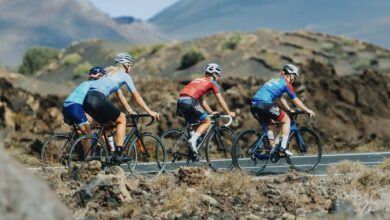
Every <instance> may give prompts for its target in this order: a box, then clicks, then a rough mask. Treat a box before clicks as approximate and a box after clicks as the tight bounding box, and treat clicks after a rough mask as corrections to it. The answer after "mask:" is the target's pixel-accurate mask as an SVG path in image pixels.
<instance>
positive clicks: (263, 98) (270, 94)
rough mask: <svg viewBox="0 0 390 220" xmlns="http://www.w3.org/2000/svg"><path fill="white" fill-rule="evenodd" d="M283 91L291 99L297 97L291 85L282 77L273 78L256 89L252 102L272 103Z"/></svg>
mask: <svg viewBox="0 0 390 220" xmlns="http://www.w3.org/2000/svg"><path fill="white" fill-rule="evenodd" d="M285 92H286V93H287V94H288V96H289V97H290V98H291V99H295V98H297V96H296V95H295V92H294V89H293V87H292V85H291V84H290V83H289V82H287V80H286V79H285V78H284V77H282V78H273V79H271V80H269V81H268V82H266V83H265V84H264V85H263V86H262V87H261V88H260V89H259V90H257V92H256V94H255V96H254V97H253V98H252V103H258V102H263V103H272V102H273V101H274V100H275V99H276V98H280V97H282V95H283V93H285Z"/></svg>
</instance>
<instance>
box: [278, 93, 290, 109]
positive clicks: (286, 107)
mask: <svg viewBox="0 0 390 220" xmlns="http://www.w3.org/2000/svg"><path fill="white" fill-rule="evenodd" d="M279 100H280V103H281V104H282V107H283V108H284V110H285V111H291V107H290V106H289V105H288V103H287V100H286V99H285V98H284V97H283V96H282V97H280V99H279Z"/></svg>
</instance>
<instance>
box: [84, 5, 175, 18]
mask: <svg viewBox="0 0 390 220" xmlns="http://www.w3.org/2000/svg"><path fill="white" fill-rule="evenodd" d="M177 1H179V0H90V2H91V3H92V4H94V5H95V7H96V8H98V9H100V10H101V11H103V12H105V13H106V14H108V15H110V16H111V17H118V16H132V17H136V18H141V19H142V20H147V19H149V18H151V17H153V16H154V15H156V14H157V13H158V12H160V11H162V10H163V9H164V8H166V7H168V6H170V5H172V4H173V3H175V2H177Z"/></svg>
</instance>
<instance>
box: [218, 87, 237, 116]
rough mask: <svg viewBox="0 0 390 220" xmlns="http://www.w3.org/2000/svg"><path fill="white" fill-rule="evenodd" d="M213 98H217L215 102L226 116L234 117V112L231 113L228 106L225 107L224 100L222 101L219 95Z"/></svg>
mask: <svg viewBox="0 0 390 220" xmlns="http://www.w3.org/2000/svg"><path fill="white" fill-rule="evenodd" d="M215 97H216V98H217V102H218V104H219V105H220V106H221V107H222V109H223V110H224V111H225V113H226V114H228V115H230V116H232V117H234V116H235V113H234V112H231V111H230V110H229V108H228V106H227V105H226V102H225V100H224V99H223V97H222V95H221V93H217V94H215Z"/></svg>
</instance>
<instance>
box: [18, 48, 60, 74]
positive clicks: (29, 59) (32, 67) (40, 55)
mask: <svg viewBox="0 0 390 220" xmlns="http://www.w3.org/2000/svg"><path fill="white" fill-rule="evenodd" d="M58 54H59V50H58V49H52V48H48V47H33V48H31V49H29V50H27V52H26V53H25V54H24V56H23V61H22V65H21V66H20V67H19V72H20V73H23V74H25V75H33V74H34V73H36V72H38V71H39V70H41V69H42V68H43V67H44V66H46V65H48V64H49V63H50V62H51V60H53V59H54V58H55V57H57V55H58Z"/></svg>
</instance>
